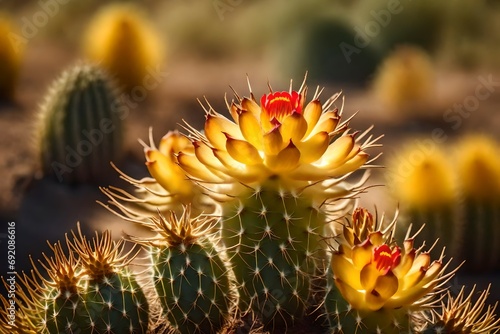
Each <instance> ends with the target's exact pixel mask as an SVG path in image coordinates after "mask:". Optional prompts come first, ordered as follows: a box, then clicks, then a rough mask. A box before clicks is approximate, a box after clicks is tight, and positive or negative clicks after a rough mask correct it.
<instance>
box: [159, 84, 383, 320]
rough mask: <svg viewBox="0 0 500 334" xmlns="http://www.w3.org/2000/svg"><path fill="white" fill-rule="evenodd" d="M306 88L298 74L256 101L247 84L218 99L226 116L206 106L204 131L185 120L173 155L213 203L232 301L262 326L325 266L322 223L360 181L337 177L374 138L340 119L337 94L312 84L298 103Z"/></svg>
mask: <svg viewBox="0 0 500 334" xmlns="http://www.w3.org/2000/svg"><path fill="white" fill-rule="evenodd" d="M249 86H250V85H249ZM306 92H307V87H306V86H305V82H304V83H303V84H302V86H301V87H300V89H299V90H298V91H295V90H293V89H292V88H291V87H290V91H288V92H286V91H284V92H273V91H272V90H271V92H270V93H268V94H264V95H263V96H262V98H261V100H260V105H259V103H258V102H257V100H256V99H255V97H254V95H253V93H252V91H251V88H250V97H240V96H239V95H237V94H236V96H235V101H233V102H232V103H231V104H229V103H228V107H229V112H230V114H231V116H232V118H233V120H232V121H231V120H229V119H227V118H226V117H224V116H222V115H221V114H219V113H217V112H216V111H215V110H213V109H212V108H206V110H205V111H206V122H205V131H204V133H201V132H199V131H197V130H195V129H194V128H192V127H189V126H188V128H189V129H190V132H191V136H192V138H193V145H194V152H184V151H181V152H180V153H179V155H178V157H177V159H178V162H179V165H180V166H181V167H182V168H183V169H184V170H185V171H186V172H187V173H188V175H189V176H190V177H191V178H192V179H194V180H195V181H196V182H197V183H198V184H199V185H200V186H202V187H203V188H204V189H205V191H206V193H207V194H208V195H209V196H211V197H212V198H213V199H215V200H216V201H218V202H219V204H220V206H221V210H222V214H221V215H222V218H221V225H220V233H221V237H222V239H221V242H222V244H223V246H224V248H225V249H226V251H227V253H228V256H229V258H230V262H231V265H232V268H233V271H234V275H235V278H236V281H237V284H238V292H239V308H240V310H241V311H242V312H243V313H246V312H253V314H254V315H255V316H256V317H257V318H258V319H259V320H260V321H262V322H263V324H264V325H265V327H266V328H267V329H269V330H273V329H276V328H285V327H286V326H290V325H292V324H293V323H294V321H295V320H297V319H300V318H302V317H303V316H304V314H305V312H306V309H307V307H308V306H309V302H310V298H311V295H312V294H311V289H312V283H313V281H314V280H315V279H316V278H317V277H318V275H319V276H321V275H323V274H324V271H325V270H324V268H325V267H326V262H327V254H326V249H327V248H328V247H327V244H326V242H325V238H328V237H329V236H331V235H333V234H334V232H333V228H332V224H329V222H331V221H332V220H333V219H335V217H337V215H340V214H341V212H342V210H343V209H345V206H346V205H347V206H348V203H350V201H349V198H352V197H353V196H355V195H356V193H357V192H358V191H359V190H360V189H362V184H363V182H364V179H363V178H361V180H360V181H359V182H358V183H353V184H351V183H349V182H346V181H344V180H345V178H346V177H347V176H348V175H350V174H351V173H353V172H354V171H356V170H357V169H358V168H360V167H363V166H365V165H366V163H367V161H368V160H369V158H368V154H367V153H366V152H365V149H367V148H369V147H370V146H372V145H373V144H374V141H376V140H374V139H373V138H372V137H371V136H368V135H367V133H363V134H361V135H359V136H357V137H356V134H353V133H350V131H349V128H348V124H347V122H341V120H340V119H341V114H342V110H340V111H339V110H338V108H335V103H336V100H337V98H338V97H339V96H340V94H336V95H334V96H332V97H330V98H328V99H327V100H326V102H325V103H324V104H321V102H320V100H319V96H320V90H319V89H318V90H317V91H316V93H315V94H314V96H313V98H312V101H311V102H309V103H308V104H306V103H305V99H306ZM366 137H367V138H366ZM155 168H157V169H158V171H159V172H161V170H160V168H161V165H159V164H158V166H156V167H155ZM340 198H343V199H345V200H340Z"/></svg>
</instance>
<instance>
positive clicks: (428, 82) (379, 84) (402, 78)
mask: <svg viewBox="0 0 500 334" xmlns="http://www.w3.org/2000/svg"><path fill="white" fill-rule="evenodd" d="M373 90H374V94H375V96H376V97H377V98H378V99H379V100H380V102H381V103H382V104H383V106H384V108H385V109H388V110H389V111H391V112H393V113H402V112H410V113H419V114H421V113H422V112H423V111H426V109H427V108H428V107H429V106H430V104H431V101H432V99H433V94H434V91H435V78H434V68H433V65H432V62H431V60H430V58H429V56H428V55H427V54H426V53H425V52H424V51H423V50H420V49H419V48H417V47H414V46H400V47H398V48H397V49H396V50H395V51H394V52H393V53H392V54H390V55H389V56H388V57H387V59H386V60H385V61H384V62H383V63H382V65H381V67H380V69H379V70H378V73H377V75H376V77H375V80H374V83H373Z"/></svg>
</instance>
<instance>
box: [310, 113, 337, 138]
mask: <svg viewBox="0 0 500 334" xmlns="http://www.w3.org/2000/svg"><path fill="white" fill-rule="evenodd" d="M339 120H340V117H339V116H338V115H337V114H336V113H334V112H331V111H330V112H326V113H323V114H322V115H321V117H320V119H319V121H318V124H316V126H315V127H314V130H313V132H312V133H316V132H323V131H326V132H328V133H331V132H333V130H335V128H336V127H337V124H339Z"/></svg>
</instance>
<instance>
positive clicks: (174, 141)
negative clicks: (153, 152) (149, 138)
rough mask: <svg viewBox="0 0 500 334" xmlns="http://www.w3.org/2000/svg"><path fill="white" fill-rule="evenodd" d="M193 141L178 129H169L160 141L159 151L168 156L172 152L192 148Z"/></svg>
mask: <svg viewBox="0 0 500 334" xmlns="http://www.w3.org/2000/svg"><path fill="white" fill-rule="evenodd" d="M192 147H193V145H192V144H191V141H190V140H189V139H188V138H187V137H186V136H184V135H181V134H180V133H179V132H177V131H169V132H168V133H167V134H166V135H165V136H163V138H162V139H161V141H160V144H159V146H158V151H160V152H161V153H163V154H164V155H166V156H168V155H170V154H172V153H178V152H180V151H184V150H187V151H189V150H190V149H192Z"/></svg>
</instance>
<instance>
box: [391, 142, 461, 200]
mask: <svg viewBox="0 0 500 334" xmlns="http://www.w3.org/2000/svg"><path fill="white" fill-rule="evenodd" d="M387 169H388V172H387V173H388V178H389V180H388V186H389V188H390V190H391V191H392V192H393V194H394V196H395V197H396V199H398V201H399V202H400V204H401V205H402V206H409V207H415V208H417V207H418V208H425V209H429V208H433V207H436V206H441V205H443V204H446V203H450V202H452V201H454V198H455V193H454V191H455V190H454V180H453V173H452V172H451V166H450V163H449V160H448V159H447V156H446V154H445V153H444V152H443V151H442V149H441V147H439V146H438V145H434V146H433V147H432V149H429V150H424V149H423V146H421V145H418V144H416V145H408V146H407V147H406V148H405V149H403V150H401V151H400V153H398V155H396V156H394V157H393V158H392V159H391V160H390V161H389V163H388V168H387Z"/></svg>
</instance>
